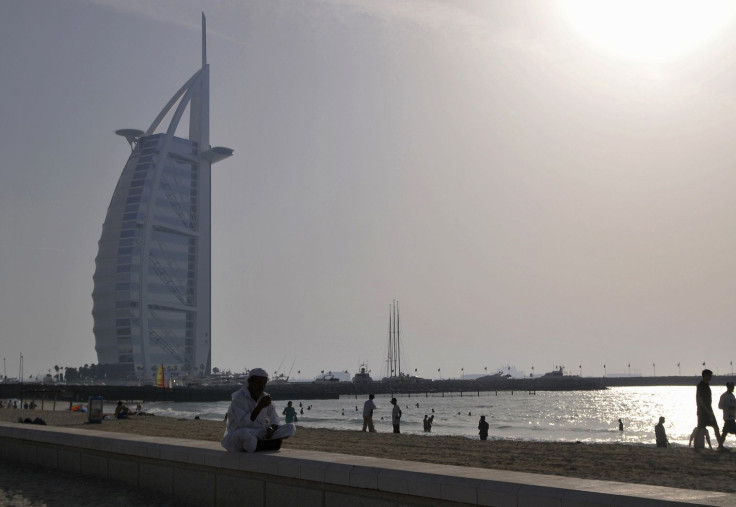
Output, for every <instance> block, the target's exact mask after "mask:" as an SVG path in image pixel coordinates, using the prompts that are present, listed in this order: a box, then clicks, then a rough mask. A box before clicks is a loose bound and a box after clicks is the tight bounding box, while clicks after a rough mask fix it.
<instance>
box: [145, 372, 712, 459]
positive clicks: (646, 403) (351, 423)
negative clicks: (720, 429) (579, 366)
mask: <svg viewBox="0 0 736 507" xmlns="http://www.w3.org/2000/svg"><path fill="white" fill-rule="evenodd" d="M712 390H713V400H714V403H713V405H714V411H715V413H716V417H717V419H718V421H719V425H720V424H722V423H721V411H720V410H718V408H717V405H718V398H719V397H720V395H721V393H722V392H723V391H725V388H724V387H721V386H717V385H714V386H712ZM389 399H390V397H388V396H380V395H377V396H376V399H375V402H376V405H377V406H378V410H376V412H375V413H374V416H373V420H374V422H375V426H376V429H377V430H378V431H380V432H390V431H391V404H390V403H389ZM398 400H399V404H400V406H401V410H402V411H403V417H402V419H401V431H402V432H403V433H415V434H423V431H422V420H423V419H424V415H425V414H427V415H432V414H434V416H435V417H434V426H433V428H432V435H461V436H467V437H475V436H476V435H477V434H478V429H477V427H478V419H479V416H481V415H485V416H486V421H488V423H489V424H490V429H489V437H490V438H501V439H521V440H538V441H556V442H574V441H578V440H579V441H582V442H610V443H613V442H620V443H630V444H653V443H654V425H655V424H656V423H657V421H658V419H659V416H664V417H665V418H666V420H667V422H666V423H665V428H666V430H667V435H668V437H669V440H670V443H671V444H675V445H678V444H679V445H685V446H686V445H688V440H689V437H690V433H691V431H692V429H693V427H694V426H695V424H696V416H695V386H692V387H682V386H677V387H667V386H660V387H614V388H610V389H607V390H605V391H572V392H537V394H528V393H526V392H525V391H524V392H518V391H517V392H515V393H514V394H513V395H512V394H511V393H510V392H502V391H499V392H498V394H496V393H495V392H493V391H492V392H481V393H480V396H478V395H477V393H473V394H472V395H470V394H468V393H464V395H463V396H462V397H461V396H460V395H459V394H457V393H453V395H452V396H450V395H448V394H445V396H444V397H441V396H429V397H425V396H424V395H412V396H411V397H409V396H401V397H399V398H398ZM364 401H365V397H359V398H358V399H355V398H353V397H350V398H341V399H339V400H297V399H295V400H293V405H294V407H295V408H296V410H297V413H299V411H300V407H299V404H300V403H301V405H302V409H303V412H304V413H303V414H300V415H299V422H298V424H299V425H303V426H307V427H312V428H332V429H360V427H361V426H362V423H363V418H362V413H363V402H364ZM274 403H275V404H276V408H277V410H278V412H279V413H281V411H282V410H283V408H284V407H285V406H286V402H285V401H276V402H274ZM228 405H229V403H228V402H212V403H201V402H200V403H182V402H151V403H147V404H145V405H144V407H143V409H144V410H145V411H147V412H150V413H153V414H157V415H163V416H170V417H177V418H193V417H195V416H199V417H200V418H202V419H211V420H219V421H222V420H223V418H224V416H225V412H227V408H228ZM308 407H311V408H308ZM356 407H357V410H356ZM619 418H621V419H622V420H623V422H624V431H619V429H618V419H619ZM223 430H224V423H223ZM428 436H431V435H428ZM711 437H713V435H711ZM713 442H714V443H715V440H713Z"/></svg>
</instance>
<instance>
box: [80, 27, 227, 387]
mask: <svg viewBox="0 0 736 507" xmlns="http://www.w3.org/2000/svg"><path fill="white" fill-rule="evenodd" d="M205 27H206V25H205V18H204V14H203V15H202V68H200V69H199V70H198V71H197V72H196V73H195V74H194V75H193V76H192V77H191V78H190V79H189V80H188V81H187V82H186V83H185V84H184V85H183V86H182V87H181V88H180V89H179V90H178V91H177V92H176V94H174V96H173V97H172V98H171V100H170V101H169V103H168V104H166V106H165V107H164V108H163V110H162V111H161V112H160V113H159V114H158V116H157V117H156V119H155V120H154V121H153V123H152V124H151V126H150V127H149V128H148V130H147V131H145V132H143V131H140V130H133V129H124V130H118V131H117V132H116V133H117V134H119V135H121V136H123V137H125V138H126V139H127V141H128V142H129V143H130V146H131V149H132V153H131V154H130V158H128V162H127V163H126V164H125V167H124V168H123V172H122V174H121V175H120V179H119V180H118V184H117V187H116V188H115V192H114V193H113V196H112V200H111V201H110V206H109V207H108V209H107V216H106V217H105V222H104V224H103V226H102V236H101V237H100V241H99V250H98V253H97V257H96V259H95V264H96V269H95V274H94V290H93V292H92V300H93V307H92V316H93V317H94V335H95V349H96V351H97V359H98V362H99V364H100V365H105V366H106V367H107V368H108V371H109V372H111V376H113V377H118V378H125V377H127V378H133V377H135V378H143V377H152V376H154V375H155V372H156V368H157V367H158V366H159V365H161V364H163V365H164V367H165V368H166V369H167V370H169V371H171V370H173V371H178V372H180V373H181V374H190V375H206V374H209V373H210V369H211V360H212V358H211V350H212V340H211V338H212V337H211V315H210V314H211V308H210V306H211V268H210V264H211V253H210V250H211V247H210V225H211V221H210V207H211V203H210V193H211V191H210V168H211V164H213V163H215V162H217V161H219V160H222V159H223V158H226V157H229V156H230V155H232V150H230V149H228V148H221V147H214V148H213V147H211V146H210V141H209V65H208V64H207V58H206V28H205ZM187 108H188V110H189V133H188V136H187V137H186V138H182V137H177V136H176V135H175V134H176V130H177V127H178V125H179V122H180V120H181V119H182V116H183V114H184V113H185V111H186V110H187ZM170 113H172V116H171V121H170V123H169V125H168V127H167V128H166V130H165V131H161V132H157V130H158V129H159V127H160V126H161V127H162V128H163V125H161V122H162V121H163V120H164V118H165V117H167V115H169V114H170Z"/></svg>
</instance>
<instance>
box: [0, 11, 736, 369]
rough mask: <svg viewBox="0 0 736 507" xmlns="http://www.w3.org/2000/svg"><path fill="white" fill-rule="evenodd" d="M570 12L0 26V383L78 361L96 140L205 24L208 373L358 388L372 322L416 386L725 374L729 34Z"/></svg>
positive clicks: (371, 361)
mask: <svg viewBox="0 0 736 507" xmlns="http://www.w3.org/2000/svg"><path fill="white" fill-rule="evenodd" d="M590 4H591V3H590V2H586V3H583V4H579V3H574V2H561V3H554V2H549V1H546V0H540V1H505V2H500V1H498V2H493V1H489V0H478V1H456V2H435V1H418V0H416V1H412V0H385V1H384V0H250V1H242V0H223V1H219V2H204V1H195V0H157V1H150V0H140V1H117V0H115V1H113V0H67V1H63V2H60V1H58V0H45V1H43V0H5V1H4V2H3V3H2V16H0V153H2V164H1V165H0V178H1V183H0V231H1V232H2V241H1V242H0V287H2V291H0V356H1V357H3V358H6V368H7V374H8V376H11V377H14V376H17V374H18V364H19V355H20V354H21V353H22V354H23V356H24V362H25V365H24V373H25V376H26V377H27V376H28V375H31V374H36V373H41V372H45V371H46V370H47V369H48V368H53V366H54V365H59V366H79V365H82V364H85V363H96V362H97V356H96V354H95V351H94V336H93V334H92V316H91V310H92V298H91V293H92V275H93V273H94V269H95V265H94V258H95V256H96V254H97V241H98V240H99V237H100V233H101V231H102V223H103V221H104V218H105V213H106V210H107V206H108V204H109V201H110V198H111V196H112V193H113V190H114V188H115V184H116V182H117V179H118V177H119V175H120V172H121V171H122V168H123V165H124V164H125V161H126V159H127V157H128V155H129V153H130V149H129V147H128V145H127V144H126V142H125V140H124V139H122V138H120V137H117V136H115V135H114V131H115V130H116V129H119V128H140V129H145V128H147V127H148V125H150V123H151V122H152V121H153V119H154V117H155V115H156V114H157V113H158V112H159V111H160V110H161V108H162V107H163V106H164V105H165V103H166V102H167V101H168V99H169V98H170V97H171V95H173V93H174V92H175V91H176V90H177V89H178V88H179V87H180V86H181V85H182V84H183V83H184V82H185V81H186V80H187V79H188V78H189V77H190V76H191V75H192V74H193V73H194V72H195V71H196V70H197V69H198V67H199V65H200V54H199V50H200V32H199V29H200V12H201V11H202V10H204V11H205V13H206V15H207V20H208V34H209V39H208V52H209V55H208V59H209V63H210V64H211V142H212V144H213V145H221V146H227V147H230V148H233V149H234V150H235V156H234V157H232V158H230V159H228V160H226V161H224V162H221V163H219V164H217V165H216V166H215V167H214V171H213V185H212V202H213V206H212V228H213V231H212V232H213V234H212V238H213V243H212V256H213V259H212V260H213V283H212V290H213V297H212V301H213V314H212V336H213V340H212V341H213V366H217V367H219V368H229V369H233V370H238V371H240V370H242V369H244V368H246V367H248V368H251V367H254V366H261V367H264V368H266V369H268V370H269V371H274V370H277V369H280V370H281V371H283V372H285V373H287V374H288V373H289V371H290V370H291V375H292V376H294V377H297V376H301V377H313V376H314V375H316V374H318V373H319V372H320V370H325V371H328V370H333V371H337V370H349V371H350V372H351V373H353V372H354V371H355V370H357V368H358V366H359V365H360V363H362V362H366V363H367V364H368V367H369V368H370V369H371V370H372V372H373V376H374V377H380V375H381V373H380V372H381V370H383V371H385V354H386V344H387V330H388V313H389V312H388V309H389V305H390V304H391V301H392V300H393V299H397V300H399V301H400V305H401V324H402V351H403V352H404V355H403V362H402V365H403V366H404V368H406V369H408V370H410V371H411V372H413V370H414V369H415V368H416V369H417V372H418V374H419V375H420V376H426V377H435V378H436V377H438V376H439V375H440V374H441V376H442V377H448V376H449V377H457V376H460V374H461V368H464V371H465V373H479V372H483V371H484V370H483V369H484V368H485V367H487V368H488V369H489V371H490V370H496V369H497V368H499V367H502V366H505V365H511V366H512V367H515V368H516V369H518V370H520V371H522V372H526V373H529V372H530V371H531V368H532V366H534V368H535V372H536V373H543V372H545V371H549V370H551V369H552V368H553V367H554V366H556V365H565V366H566V368H567V369H568V370H570V371H571V372H572V373H579V372H580V366H581V365H582V372H583V375H586V376H587V375H602V374H603V365H604V364H606V369H607V373H608V374H614V373H626V372H628V370H629V366H628V365H629V364H630V365H631V370H632V372H633V373H641V374H645V375H649V374H652V373H653V370H654V368H653V367H652V364H653V363H654V364H656V374H657V375H660V374H662V375H664V374H677V373H678V367H677V364H678V362H679V363H681V365H682V366H681V371H682V373H683V374H689V375H694V374H695V373H696V372H699V370H700V369H702V363H703V362H706V363H707V365H708V367H710V368H711V369H713V370H714V371H716V372H720V373H727V372H730V370H731V365H730V362H731V361H732V359H736V357H733V356H734V355H736V354H733V351H734V345H733V344H734V335H735V334H736V311H735V307H736V262H734V254H735V253H736V234H734V232H735V231H736V204H735V202H734V199H733V197H732V195H733V192H734V189H736V171H735V170H734V166H735V165H736V164H735V163H734V162H735V161H736V143H734V141H733V138H734V133H735V132H736V26H735V25H736V20H735V18H734V9H735V8H736V7H734V6H732V3H731V2H726V4H725V5H726V7H724V6H723V4H720V3H717V2H711V3H705V2H690V3H687V4H685V5H684V6H683V5H680V4H677V3H676V2H661V1H660V2H654V3H653V4H646V2H643V1H638V2H632V3H628V2H625V1H619V2H615V5H616V7H615V8H613V9H612V10H611V9H610V4H609V5H608V6H607V5H605V4H601V3H597V4H594V5H595V8H590ZM642 5H643V6H644V7H642ZM663 5H664V6H665V7H662V6H663ZM635 6H639V7H635ZM650 7H651V9H650ZM606 9H609V10H608V11H607V10H606ZM683 9H685V10H683ZM724 9H725V10H724ZM292 364H293V369H292ZM438 368H440V369H441V372H440V373H438V371H437V370H438ZM297 371H301V374H297Z"/></svg>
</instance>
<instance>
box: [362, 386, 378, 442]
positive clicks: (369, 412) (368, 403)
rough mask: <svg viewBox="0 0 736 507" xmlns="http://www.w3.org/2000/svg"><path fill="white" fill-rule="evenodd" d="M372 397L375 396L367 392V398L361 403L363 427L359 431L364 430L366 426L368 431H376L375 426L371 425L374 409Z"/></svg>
mask: <svg viewBox="0 0 736 507" xmlns="http://www.w3.org/2000/svg"><path fill="white" fill-rule="evenodd" d="M373 398H375V396H374V395H372V394H369V395H368V399H367V400H365V403H364V404H363V429H362V430H361V431H365V429H366V428H368V431H369V432H371V433H375V432H376V428H374V427H373V411H374V410H375V409H376V404H375V403H373Z"/></svg>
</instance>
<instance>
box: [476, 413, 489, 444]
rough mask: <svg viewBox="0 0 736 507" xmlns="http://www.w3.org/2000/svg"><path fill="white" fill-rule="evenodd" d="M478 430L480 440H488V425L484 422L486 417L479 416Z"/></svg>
mask: <svg viewBox="0 0 736 507" xmlns="http://www.w3.org/2000/svg"><path fill="white" fill-rule="evenodd" d="M478 430H479V435H480V439H481V440H486V439H487V438H488V423H487V422H486V416H484V415H482V416H480V421H478Z"/></svg>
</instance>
